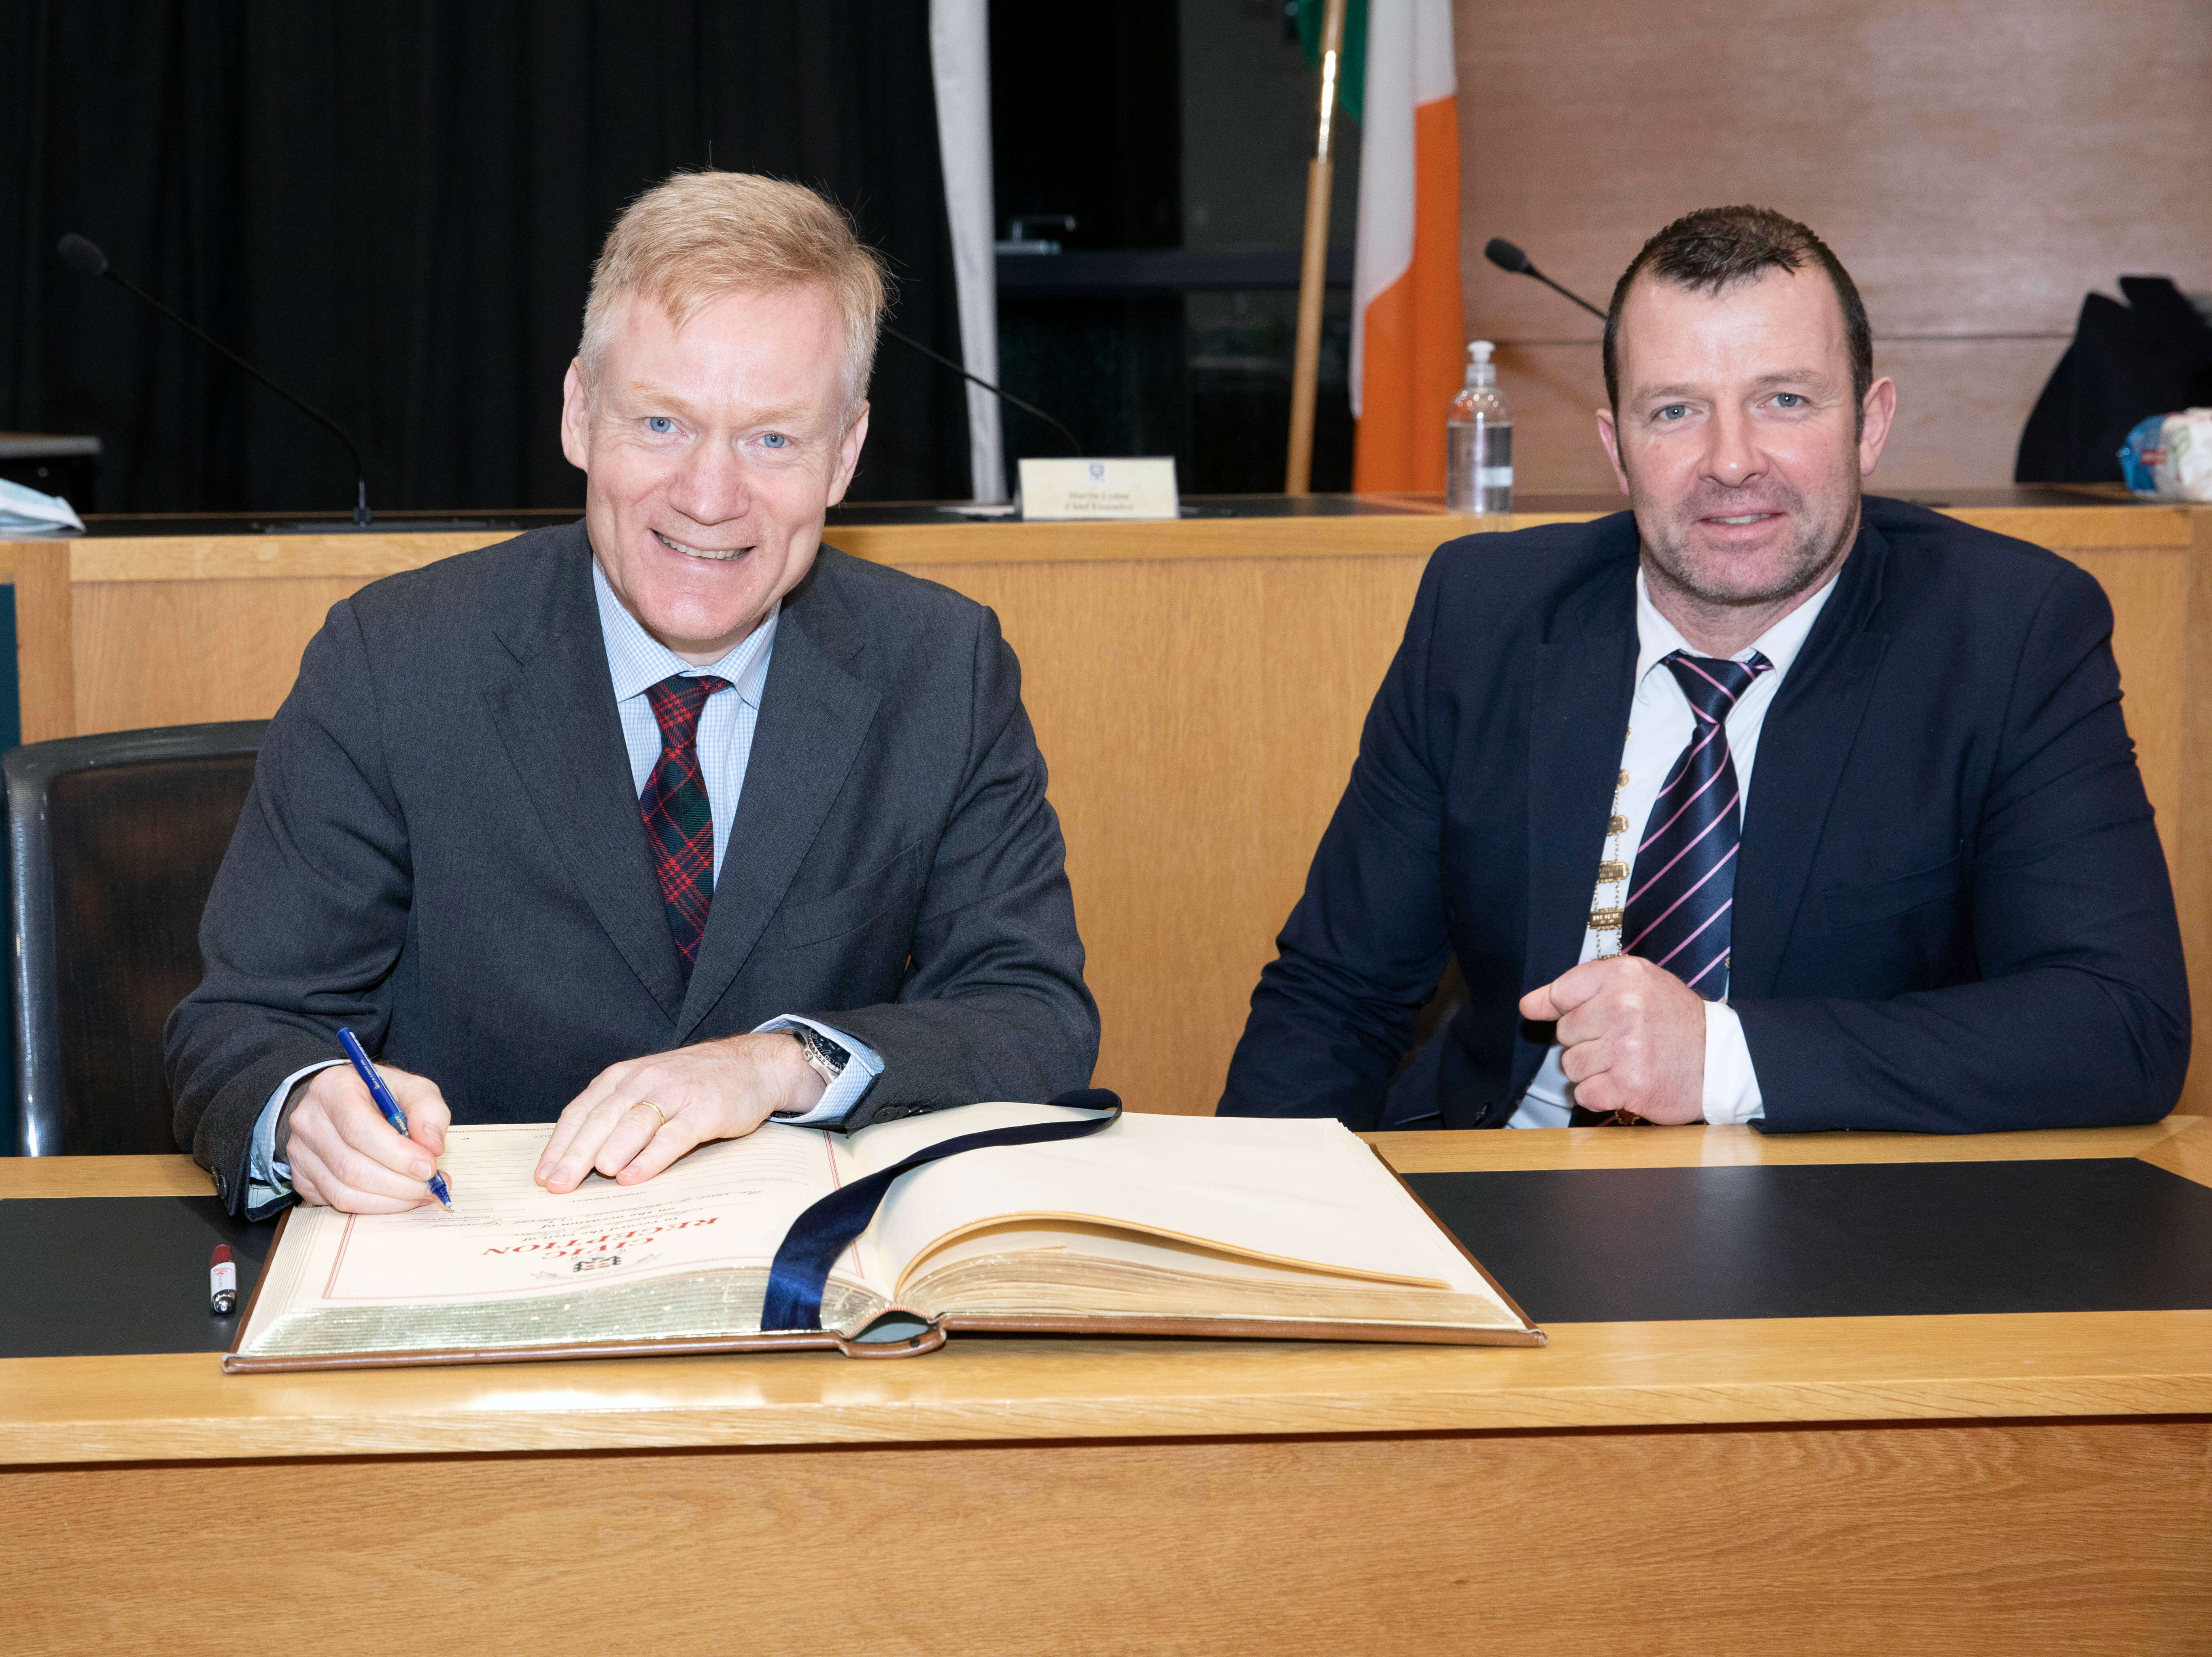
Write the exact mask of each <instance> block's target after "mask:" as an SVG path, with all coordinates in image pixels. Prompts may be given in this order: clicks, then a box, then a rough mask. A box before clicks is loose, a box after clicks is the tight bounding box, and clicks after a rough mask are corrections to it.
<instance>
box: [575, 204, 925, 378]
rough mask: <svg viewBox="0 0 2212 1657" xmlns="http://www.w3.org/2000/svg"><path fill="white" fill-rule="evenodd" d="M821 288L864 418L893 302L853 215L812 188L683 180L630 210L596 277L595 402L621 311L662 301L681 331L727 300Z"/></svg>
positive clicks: (590, 366) (592, 334)
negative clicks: (636, 300) (841, 335)
mask: <svg viewBox="0 0 2212 1657" xmlns="http://www.w3.org/2000/svg"><path fill="white" fill-rule="evenodd" d="M815 283H819V284H820V285H822V286H823V287H824V288H828V289H829V294H830V297H831V298H832V299H833V300H835V301H836V306H837V310H838V313H839V314H840V316H842V319H844V324H845V374H844V380H845V387H844V389H845V406H846V409H847V410H848V413H849V411H851V410H855V409H857V408H859V407H860V402H861V399H862V398H865V397H866V395H867V391H868V375H869V373H870V372H871V371H872V369H873V367H874V366H875V360H876V333H877V331H878V328H879V327H880V326H881V325H882V323H883V315H884V303H885V301H886V300H887V298H888V293H887V288H888V286H889V283H888V280H887V278H886V277H885V275H884V267H883V262H882V260H881V259H879V258H878V257H877V255H876V253H875V252H874V251H873V250H872V249H871V248H869V247H867V246H866V245H864V244H863V243H862V242H861V240H860V236H859V234H857V233H856V232H855V231H854V228H853V222H852V220H851V219H849V218H848V217H847V216H846V215H845V212H844V209H842V208H840V207H838V206H837V205H836V203H834V202H831V201H829V200H826V199H825V198H823V197H821V196H819V195H817V194H816V193H815V192H814V191H811V190H809V189H807V188H806V187H805V185H796V184H786V183H784V182H783V181H782V180H781V179H763V178H762V177H760V176H759V175H758V174H757V173H677V174H676V175H675V176H674V177H672V178H671V179H668V180H667V182H665V184H660V185H655V186H654V187H653V188H652V189H651V190H648V191H646V192H645V194H643V195H642V196H640V197H638V198H637V199H636V200H635V201H634V202H632V203H630V204H629V208H628V209H625V210H624V212H623V215H622V217H620V218H619V219H617V220H616V221H615V228H613V229H612V230H611V231H609V232H608V233H607V240H606V244H605V246H603V247H601V248H600V249H599V261H598V263H596V264H593V265H592V294H591V298H590V299H589V300H587V301H586V304H585V306H584V337H583V340H582V343H580V344H579V345H578V346H577V348H576V359H577V361H578V363H579V364H580V367H581V369H582V373H583V379H584V387H585V391H586V393H587V394H588V393H589V392H590V391H591V390H592V386H593V385H594V383H595V381H596V379H597V377H598V369H599V364H600V361H602V360H603V359H604V357H605V355H606V349H607V343H608V341H609V340H610V339H611V337H612V336H613V333H614V329H615V323H616V319H617V317H618V316H619V315H620V313H621V310H622V304H623V300H626V299H628V298H629V296H630V295H631V294H641V295H643V296H645V297H646V298H647V299H653V300H659V302H660V303H661V304H662V305H664V306H665V307H667V310H668V319H669V320H670V321H671V323H673V324H674V325H676V326H677V327H678V328H681V327H683V325H684V324H685V323H686V322H688V321H690V319H691V318H692V317H693V316H694V315H696V313H698V311H699V310H700V309H701V308H702V307H704V306H706V305H708V304H711V303H712V302H713V301H714V300H718V299H720V298H721V297H722V296H723V295H724V294H732V293H739V292H749V293H775V292H777V291H780V290H781V289H785V288H801V287H806V286H809V285H811V284H815Z"/></svg>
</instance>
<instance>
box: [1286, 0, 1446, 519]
mask: <svg viewBox="0 0 2212 1657" xmlns="http://www.w3.org/2000/svg"><path fill="white" fill-rule="evenodd" d="M1302 9H1303V8H1302ZM1361 11H1364V12H1365V13H1366V17H1365V20H1364V21H1365V25H1366V27H1365V36H1366V38H1365V40H1364V46H1365V48H1366V51H1365V57H1366V60H1367V61H1366V69H1365V74H1364V77H1363V82H1362V84H1361V88H1360V89H1361V94H1362V95H1361V97H1360V100H1359V103H1358V106H1357V107H1355V108H1354V110H1353V113H1354V114H1355V115H1357V116H1358V119H1359V246H1358V254H1357V256H1356V258H1354V260H1353V263H1352V417H1353V418H1354V419H1356V420H1357V421H1358V422H1359V426H1358V440H1357V443H1356V446H1355V447H1354V449H1353V452H1352V488H1353V489H1418V490H1423V491H1426V492H1430V493H1435V492H1437V491H1441V490H1442V489H1443V486H1444V416H1445V410H1446V409H1447V407H1448V406H1449V404H1450V402H1451V399H1452V397H1453V395H1454V394H1455V392H1457V391H1458V390H1459V388H1460V385H1461V382H1462V380H1463V379H1465V377H1466V376H1465V373H1464V371H1463V363H1462V359H1463V358H1464V357H1465V355H1466V343H1465V340H1464V338H1463V337H1462V329H1463V326H1464V324H1463V321H1462V318H1461V315H1460V296H1459V100H1458V91H1459V82H1458V77H1457V76H1455V74H1454V73H1453V70H1452V20H1451V0H1367V3H1366V4H1365V5H1364V6H1360V5H1358V4H1354V5H1352V6H1350V7H1348V8H1347V9H1346V18H1345V34H1346V42H1345V44H1346V53H1345V56H1346V58H1347V59H1349V60H1350V63H1357V62H1358V60H1359V53H1358V52H1357V51H1356V50H1354V49H1352V48H1353V40H1352V31H1353V29H1354V27H1356V26H1357V24H1358V21H1359V19H1358V13H1359V12H1361ZM1347 67H1349V64H1347ZM1346 101H1347V102H1349V101H1350V100H1346Z"/></svg>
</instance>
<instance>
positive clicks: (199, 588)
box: [0, 497, 2212, 1114]
mask: <svg viewBox="0 0 2212 1657" xmlns="http://www.w3.org/2000/svg"><path fill="white" fill-rule="evenodd" d="M1376 504H1387V505H1389V506H1392V507H1395V508H1397V510H1395V512H1392V513H1388V514H1376V515H1364V516H1341V517H1313V518H1232V519H1220V518H1201V519H1185V520H1182V521H1179V522H1172V523H1160V524H1011V523H1000V524H971V523H958V522H946V521H943V520H941V519H940V520H939V521H936V522H932V523H906V524H869V525H847V526H842V527H839V528H836V529H834V530H833V531H831V532H830V536H829V538H830V540H831V541H832V542H834V543H836V545H838V546H841V547H842V548H843V549H845V550H846V551H848V552H850V553H852V554H854V555H856V556H859V557H862V558H867V559H871V560H873V561H877V562H880V563H885V564H890V565H893V566H895V567H896V568H901V569H905V570H908V571H911V572H912V573H913V574H917V575H921V576H926V577H927V578H928V579H930V580H935V581H940V582H942V583H944V584H945V586H950V587H952V588H954V589H955V590H957V591H958V592H963V593H965V594H967V595H968V596H969V597H970V598H975V599H976V600H978V601H979V602H981V603H983V604H989V605H991V606H992V607H993V608H994V610H997V612H998V614H999V616H1000V620H1001V622H1002V623H1003V625H1004V627H1005V629H1006V637H1007V638H1008V640H1011V641H1012V644H1013V646H1014V647H1015V649H1016V650H1017V651H1018V652H1020V655H1021V659H1022V669H1023V694H1024V701H1025V702H1026V703H1027V705H1028V707H1029V711H1030V718H1031V719H1032V720H1033V721H1034V722H1035V724H1036V731H1037V737H1038V740H1039V742H1040V743H1041V744H1042V747H1043V750H1044V754H1045V757H1046V759H1047V760H1048V762H1050V764H1051V768H1052V799H1053V803H1054V805H1055V807H1057V809H1058V810H1059V812H1060V822H1061V824H1062V826H1063V827H1064V829H1066V835H1067V848H1068V855H1067V864H1068V874H1069V877H1070V878H1071V879H1072V880H1073V883H1074V888H1075V906H1076V919H1077V921H1078V924H1079V926H1080V927H1081V929H1082V932H1083V940H1084V943H1085V946H1086V948H1087V950H1088V951H1089V955H1090V962H1089V966H1088V968H1087V969H1086V974H1085V975H1086V977H1087V979H1088V980H1089V982H1090V985H1091V990H1092V992H1093V993H1094V994H1096V995H1097V998H1098V1003H1099V1007H1100V1010H1101V1011H1102V1012H1103V1016H1104V1021H1105V1035H1104V1043H1103V1047H1102V1049H1101V1052H1100V1055H1099V1063H1098V1071H1097V1077H1098V1081H1099V1084H1100V1085H1101V1086H1103V1087H1112V1088H1115V1089H1120V1091H1121V1093H1122V1094H1123V1096H1125V1097H1127V1098H1129V1099H1132V1100H1138V1101H1141V1102H1143V1108H1146V1109H1147V1110H1164V1111H1182V1112H1191V1113H1198V1114H1203V1113H1205V1112H1207V1111H1211V1110H1212V1108H1213V1105H1214V1102H1215V1101H1216V1100H1217V1099H1218V1098H1219V1096H1220V1093H1221V1085H1222V1081H1223V1078H1224V1077H1225V1075H1226V1074H1227V1071H1228V1067H1229V1055H1230V1053H1231V1049H1232V1048H1233V1047H1235V1045H1236V1042H1237V1036H1238V1035H1240V1034H1242V1032H1243V1028H1244V1017H1245V1012H1246V1010H1247V1007H1248V1006H1249V1002H1250V998H1251V993H1252V986H1253V985H1254V983H1255V981H1257V980H1258V978H1259V974H1260V968H1261V967H1262V966H1263V965H1264V964H1265V963H1266V962H1267V961H1269V960H1271V959H1272V958H1273V955H1274V938H1275V934H1276V933H1277V932H1279V930H1280V929H1281V926H1282V924H1283V921H1284V919H1285V917H1286V916H1287V915H1288V914H1289V913H1290V911H1291V905H1292V904H1293V903H1294V902H1295V901H1297V895H1298V893H1299V892H1300V891H1301V890H1302V889H1304V883H1305V876H1306V869H1307V866H1308V865H1309V864H1310V862H1311V861H1312V859H1313V850H1314V847H1315V845H1316V843H1317V842H1318V841H1319V840H1320V838H1321V833H1322V829H1323V828H1324V827H1325V826H1326V825H1327V823H1328V817H1329V814H1330V812H1331V811H1333V810H1334V809H1335V806H1336V802H1337V798H1338V796H1339V795H1340V794H1341V793H1342V792H1343V789H1344V780H1345V777H1346V774H1347V773H1348V772H1349V771H1350V769H1351V765H1352V756H1353V755H1354V753H1355V752H1356V751H1357V750H1358V741H1359V729H1360V724H1361V721H1362V720H1363V719H1364V718H1365V716H1366V712H1367V707H1368V704H1369V702H1370V701H1371V700H1372V699H1373V697H1374V694H1375V688H1376V685H1377V684H1378V683H1380V682H1381V680H1382V677H1383V671H1384V670H1385V669H1386V668H1387V667H1388V666H1389V661H1390V657H1391V654H1392V652H1395V650H1396V648H1397V646H1398V641H1399V639H1400V637H1401V634H1403V632H1404V630H1405V624H1406V615H1407V610H1409V609H1410V608H1411V607H1412V604H1413V592H1414V588H1415V586H1416V585H1417V584H1418V582H1419V580H1420V574H1421V569H1422V567H1423V566H1424V565H1425V563H1426V562H1427V561H1428V555H1429V554H1430V553H1431V551H1432V550H1433V549H1435V547H1436V546H1437V543H1439V542H1440V541H1442V540H1444V539H1446V538H1448V537H1450V536H1452V535H1455V534H1457V533H1460V532H1461V531H1463V530H1465V529H1468V528H1471V527H1474V526H1475V525H1477V524H1478V523H1481V524H1483V525H1485V526H1494V527H1496V528H1498V529H1515V528H1522V527H1525V526H1527V525H1531V524H1536V523H1553V522H1562V521H1573V520H1580V519H1586V518H1589V517H1591V516H1594V515H1595V513H1592V512H1588V511H1583V512H1575V513H1532V514H1522V515H1517V516H1515V517H1511V518H1504V519H1489V520H1476V519H1446V518H1443V517H1442V516H1440V515H1439V513H1437V505H1438V504H1439V503H1437V502H1436V501H1424V500H1423V499H1421V498H1420V497H1402V498H1396V497H1394V498H1392V499H1390V500H1389V501H1387V502H1377V503H1376ZM1954 515H1956V516H1958V517H1960V518H1961V519H1966V521H1968V522H1971V523H1974V524H1976V525H1981V526H1982V527H1984V528H1989V529H1993V530H1996V531H2000V532H2002V533H2004V534H2007V535H2016V536H2019V537H2022V538H2024V539H2027V540H2029V541H2033V542H2035V543H2038V544H2039V545H2042V546H2046V547H2051V548H2052V549H2056V550H2057V551H2059V552H2061V553H2063V555H2065V556H2067V557H2069V558H2071V559H2073V560H2074V561H2075V562H2077V563H2079V564H2081V565H2082V566H2083V567H2084V568H2087V570H2088V571H2089V572H2090V574H2093V575H2094V576H2095V577H2096V578H2097V579H2098V580H2100V582H2102V583H2103V584H2104V586H2105V590H2106V592H2107V593H2108V594H2109V595H2110V596H2111V598H2112V606H2113V610H2114V612H2115V615H2116V616H2117V618H2118V619H2117V622H2116V628H2115V632H2114V647H2115V649H2116V651H2117V652H2118V657H2119V662H2120V670H2121V675H2122V679H2123V682H2124V687H2125V689H2126V694H2127V699H2128V701H2127V715H2128V725H2129V728H2130V731H2132V732H2133V733H2134V736H2135V739H2136V746H2137V748H2138V750H2140V753H2141V756H2142V769H2143V780H2144V784H2145V786H2146V787H2147V788H2148V791H2149V793H2150V798H2151V803H2152V804H2153V805H2154V806H2155V807H2156V808H2157V810H2158V820H2159V825H2160V833H2161V834H2162V835H2163V836H2164V838H2165V844H2166V857H2167V859H2168V862H2169V864H2170V865H2171V866H2172V870H2173V873H2174V880H2175V885H2176V887H2177V889H2178V895H2179V901H2180V908H2181V917H2182V928H2183V939H2184V943H2185V947H2186V950H2187V952H2188V958H2189V962H2190V965H2191V968H2192V969H2193V970H2192V972H2191V978H2192V980H2193V981H2194V982H2195V984H2196V986H2197V990H2196V996H2197V1005H2196V1011H2197V1021H2198V1025H2199V1028H2203V1029H2212V509H2204V508H2197V509H2191V508H2187V507H2167V506H2145V505H2137V504H2118V503H2112V504H2107V503H2103V502H2099V501H2087V502H2085V503H2084V504H2081V505H2078V506H2063V507H2027V508H2018V507H2015V508H2004V507H1995V508H1992V507H1973V508H1962V509H1960V510H1959V511H1958V512H1957V513H1955V514H1954ZM505 533H506V532H505V531H478V532H476V533H474V534H452V535H430V534H425V535H399V534H395V535H389V536H386V535H380V534H368V535H326V536H285V535H226V536H198V537H194V536H155V537H121V536H109V537H100V536H93V537H86V538H85V539H82V540H79V541H74V542H58V541H44V542H25V543H17V544H16V545H15V547H14V548H13V556H14V559H15V580H16V594H17V598H16V604H17V628H18V632H19V634H20V637H21V689H22V708H23V735H24V739H25V740H26V741H37V740H40V738H42V737H58V736H68V735H72V734H77V733H81V732H90V731H121V730H131V729H135V728H137V727H139V726H143V725H177V724H189V723H193V722H197V721H199V720H206V719H265V718H267V717H268V716H269V715H270V713H274V712H275V711H276V706H277V704H278V703H279V702H281V701H283V697H284V694H285V692H286V691H287V690H289V689H290V687H291V683H292V679H293V677H294V675H295V672H296V671H297V670H298V666H299V658H300V652H301V649H302V648H303V647H304V646H305V645H306V643H307V640H308V638H309V637H311V636H312V635H313V632H314V630H315V628H317V627H319V625H320V624H321V622H322V618H323V615H324V612H325V610H328V608H329V607H330V606H331V604H335V603H336V602H337V600H339V599H341V598H344V597H346V596H347V595H348V594H349V593H351V592H355V591H356V590H357V589H358V588H359V587H361V586H362V585H363V584H364V583H366V582H368V581H369V580H374V578H376V577H378V576H380V575H386V574H392V573H394V572H395V571H398V570H403V569H410V568H416V567H417V566H419V565H422V564H425V563H428V562H430V561H433V560H435V559H438V558H445V557H450V556H452V555H453V554H455V553H458V552H461V551H465V550H466V549H469V548H471V547H473V546H477V545H481V544H483V543H486V542H488V541H495V540H498V539H501V538H503V536H504V534H505ZM8 553H9V547H8V546H7V545H6V544H5V543H0V556H4V555H7V554H8ZM2205 1101H2212V1065H2198V1066H2197V1074H2196V1076H2195V1077H2193V1078H2192V1083H2191V1091H2190V1093H2189V1095H2188V1096H2187V1097H2186V1098H2185V1103H2184V1108H2185V1109H2191V1110H2201V1109H2204V1108H2208V1107H2207V1105H2206V1103H2204V1102H2205Z"/></svg>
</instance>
